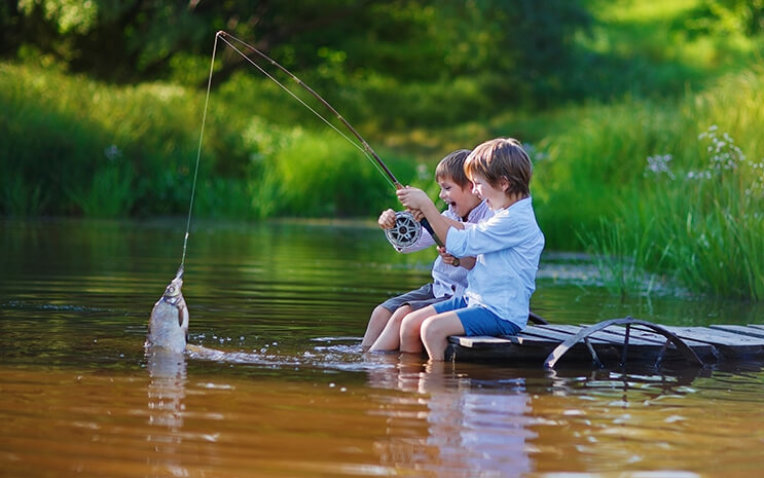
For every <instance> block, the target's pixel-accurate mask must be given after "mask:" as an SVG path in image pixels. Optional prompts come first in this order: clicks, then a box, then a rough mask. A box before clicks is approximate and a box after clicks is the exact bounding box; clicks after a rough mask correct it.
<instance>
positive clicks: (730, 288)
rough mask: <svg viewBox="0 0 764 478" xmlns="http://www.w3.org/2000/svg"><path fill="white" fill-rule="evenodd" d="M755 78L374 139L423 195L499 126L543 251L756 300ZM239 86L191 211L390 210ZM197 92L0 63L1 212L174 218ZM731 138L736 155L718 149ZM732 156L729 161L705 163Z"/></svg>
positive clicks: (368, 171)
mask: <svg viewBox="0 0 764 478" xmlns="http://www.w3.org/2000/svg"><path fill="white" fill-rule="evenodd" d="M763 83H764V70H762V69H760V68H759V69H752V70H749V71H746V72H743V73H739V74H734V75H728V76H725V77H723V78H721V79H719V80H718V81H717V82H715V83H714V84H712V85H709V87H708V88H706V89H705V90H703V91H699V92H697V91H694V90H690V89H688V90H687V92H686V93H685V94H684V95H682V96H681V97H679V98H676V99H670V100H665V99H664V100H660V101H658V100H655V99H640V98H635V97H627V98H624V99H622V100H619V101H617V102H614V103H612V104H599V103H593V104H586V105H579V106H570V107H566V108H560V109H558V110H556V111H550V112H547V113H544V114H543V115H542V114H539V115H536V116H535V117H531V115H529V114H527V113H524V114H523V113H513V114H512V115H508V116H504V117H497V118H498V119H497V120H496V121H494V122H491V123H487V124H481V125H473V124H470V123H469V122H467V123H465V124H464V125H460V126H459V127H458V128H454V129H452V130H439V131H437V132H430V131H427V130H426V129H418V130H411V131H410V134H409V136H408V140H409V141H416V142H417V144H419V145H424V146H423V147H422V148H421V150H420V152H419V155H418V156H414V155H413V154H408V155H407V154H403V153H400V152H399V151H397V150H393V149H387V148H377V149H378V152H379V153H380V154H381V155H382V157H383V158H385V161H386V162H387V163H388V165H389V166H390V168H391V169H392V170H393V172H395V174H396V175H397V176H398V179H399V180H400V181H401V182H403V183H412V184H416V185H419V186H422V187H425V188H426V189H428V190H429V191H430V192H432V193H433V197H434V195H435V189H436V188H435V187H434V186H433V181H432V173H431V171H432V170H433V166H434V164H435V163H436V162H437V160H438V159H440V157H441V156H442V155H443V154H444V153H446V152H448V150H451V149H455V148H457V147H471V146H473V145H475V144H477V143H479V142H482V141H483V140H485V139H488V138H490V137H493V136H499V135H502V136H507V135H509V136H516V137H518V138H519V139H521V140H523V141H529V142H531V143H532V149H533V151H534V154H533V157H534V159H535V171H534V179H533V182H532V184H531V190H532V193H533V196H534V200H535V205H536V211H537V214H538V217H539V222H540V225H541V227H542V229H543V230H544V233H545V235H546V237H547V245H548V246H547V247H548V248H549V249H578V250H581V249H587V250H590V251H591V252H593V253H594V254H595V255H596V256H597V257H600V258H602V262H601V263H602V265H603V271H604V274H603V277H605V276H606V277H607V281H608V282H609V284H610V285H611V287H612V289H613V290H614V291H615V292H617V293H635V292H637V293H644V292H645V285H644V284H645V282H644V278H645V277H646V276H647V277H648V278H649V279H648V283H649V284H651V285H648V286H647V291H648V292H649V291H650V290H653V289H652V288H654V287H656V284H657V282H658V281H661V280H673V281H677V282H680V283H682V284H683V285H685V286H686V287H687V288H688V289H689V290H692V291H696V292H700V293H708V294H714V295H718V296H725V297H737V298H749V299H755V300H760V299H761V298H762V296H764V286H763V285H762V280H763V279H762V278H764V252H762V251H764V243H763V242H762V241H763V240H764V239H762V238H764V226H763V225H762V224H764V223H763V221H764V219H762V212H761V211H762V210H764V204H762V194H763V193H762V189H761V184H762V182H764V179H762V174H763V172H764V169H762V167H761V162H762V158H764V136H763V135H762V134H761V131H762V125H764V112H762V108H761V106H760V105H762V104H764V84H763ZM253 85H256V83H253ZM268 94H274V95H275V94H277V93H276V92H270V93H268ZM247 95H250V96H251V98H249V96H245V97H244V98H242V97H240V96H237V95H236V94H235V90H231V89H226V88H222V89H221V90H220V91H219V92H217V93H216V94H215V96H213V98H212V100H211V102H210V110H209V112H208V123H207V127H206V130H205V137H204V147H203V150H202V155H201V160H200V164H201V170H200V173H199V180H198V185H197V188H198V189H197V193H196V204H195V209H194V214H195V215H198V216H200V217H204V216H207V217H229V218H244V219H259V218H268V217H274V216H366V217H373V216H375V215H376V214H377V213H378V212H379V211H380V210H381V209H384V208H387V207H395V206H396V202H395V198H394V195H393V193H392V188H391V186H390V184H389V183H388V182H387V181H386V180H385V178H384V175H383V174H381V173H380V172H379V171H378V170H377V169H376V168H375V167H374V165H373V164H372V163H371V162H370V161H368V160H367V159H366V158H364V156H363V154H362V153H361V152H360V151H358V150H357V149H355V148H354V147H353V146H351V145H350V144H348V143H347V142H346V141H344V140H343V139H342V138H341V137H339V135H337V134H335V133H334V132H332V131H330V130H329V129H328V128H327V127H326V126H325V125H323V124H320V122H319V123H318V126H317V127H315V128H312V127H311V128H307V127H303V126H302V125H303V123H304V122H305V121H304V119H301V120H300V121H295V122H293V123H292V124H290V122H289V121H283V122H272V121H270V120H267V119H264V118H262V117H260V116H257V115H254V114H252V112H251V111H249V109H248V107H247V105H248V104H249V102H250V101H256V99H257V95H256V93H255V92H254V91H252V90H247ZM247 98H249V99H247ZM203 103H204V97H203V94H201V93H199V92H196V91H193V90H187V89H184V88H181V87H177V86H171V85H165V84H145V85H139V86H128V87H116V86H109V85H104V84H100V83H97V82H94V81H91V80H88V79H87V78H82V77H77V76H70V75H64V74H61V73H59V72H56V71H53V70H44V69H40V68H33V67H29V66H22V65H15V64H7V63H5V64H0V108H2V110H3V111H4V114H3V115H1V116H0V173H1V174H0V188H1V189H2V192H0V214H4V215H82V216H90V217H121V216H125V215H130V216H147V215H167V214H185V213H186V212H187V211H188V205H189V198H190V193H191V184H192V179H193V168H194V162H195V159H196V154H197V150H196V148H197V145H198V140H199V137H198V135H199V128H200V122H201V116H202V109H201V108H202V105H203ZM285 116H288V114H287V113H285ZM712 125H716V128H715V129H714V130H711V131H710V132H709V127H710V126H712ZM30 132H33V134H30ZM448 133H454V134H448ZM703 133H705V135H703ZM725 133H726V134H727V135H728V136H729V139H727V138H725V136H724V135H725ZM701 135H703V136H701ZM440 136H443V138H440V139H439V137H440ZM400 138H401V137H400V136H398V137H395V138H393V140H395V139H400ZM722 141H723V142H725V145H724V146H719V144H720V142H722ZM445 144H447V145H448V146H447V147H446V146H444V145H445ZM733 144H734V145H735V147H736V148H739V150H738V149H732V150H730V151H726V150H724V148H725V147H727V148H731V147H732V146H730V145H733ZM709 146H710V147H711V148H712V149H711V150H709V149H708V148H709ZM401 149H403V148H401ZM717 149H718V150H719V151H717ZM411 150H412V151H413V149H411ZM422 151H425V152H426V153H424V154H422ZM725 151H726V153H725ZM738 151H739V152H738ZM733 153H734V155H737V156H735V157H736V158H737V159H735V161H734V167H729V168H726V169H725V168H723V167H721V166H718V165H719V164H722V163H720V162H719V161H717V159H718V158H719V157H721V156H720V155H723V154H733ZM667 157H670V158H671V160H670V161H666V160H665V159H664V160H660V159H658V160H656V158H667ZM648 158H653V159H652V161H653V164H652V169H650V166H651V163H649V162H648ZM656 161H658V163H656ZM660 161H663V162H662V163H661V162H660ZM658 164H662V165H663V166H665V168H664V169H661V167H662V166H657V165H658ZM669 172H670V174H669ZM656 173H660V174H656ZM650 281H652V282H650Z"/></svg>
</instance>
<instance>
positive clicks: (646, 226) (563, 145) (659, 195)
mask: <svg viewBox="0 0 764 478" xmlns="http://www.w3.org/2000/svg"><path fill="white" fill-rule="evenodd" d="M762 87H764V72H762V71H761V70H755V71H751V72H747V73H744V74H740V75H734V76H729V77H726V78H724V79H722V80H720V81H719V82H718V83H717V84H716V85H714V87H712V88H710V89H708V90H706V91H704V92H702V93H700V94H692V93H689V92H688V93H687V94H686V95H685V96H684V97H682V98H680V99H679V100H677V101H675V102H662V103H661V104H656V103H654V102H652V101H648V100H642V101H637V100H627V101H624V102H623V103H621V104H618V105H610V106H602V105H596V106H590V107H586V108H582V109H580V110H578V111H577V113H578V114H580V117H581V120H579V121H578V122H577V123H576V124H575V125H573V124H571V126H570V127H569V128H568V129H567V130H566V131H565V132H564V133H563V134H559V135H555V134H551V135H550V136H548V137H547V138H545V139H544V140H543V141H542V142H541V144H540V145H541V146H542V148H543V149H544V150H545V151H546V153H547V154H548V158H547V159H545V160H543V161H539V162H537V164H536V175H535V179H534V184H533V185H532V190H533V193H534V196H535V197H536V199H537V204H538V207H537V212H538V215H539V221H540V223H541V226H542V229H543V230H544V232H545V234H546V235H547V238H548V243H549V244H551V245H552V247H553V248H560V247H562V248H573V249H581V248H585V249H588V250H590V251H591V252H592V253H594V254H595V255H597V256H598V257H600V258H602V259H603V262H602V264H603V266H604V269H605V271H606V274H605V275H606V276H607V277H608V278H609V279H608V280H609V281H610V285H611V287H612V288H613V289H614V290H616V291H618V293H635V292H640V293H644V292H645V277H646V274H647V276H648V277H652V278H653V279H656V278H665V279H668V280H674V281H677V282H679V283H680V284H683V285H685V286H687V287H688V288H689V289H690V290H693V291H696V292H699V293H707V294H711V295H716V296H723V297H733V298H744V299H754V300H760V299H761V298H762V297H764V254H763V253H762V251H764V213H763V212H762V211H764V188H763V187H762V184H764V140H763V139H762V135H761V131H762V127H763V126H764V112H763V111H762V108H761V107H760V105H761V104H764V88H762ZM653 285H654V284H653Z"/></svg>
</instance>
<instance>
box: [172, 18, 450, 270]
mask: <svg viewBox="0 0 764 478" xmlns="http://www.w3.org/2000/svg"><path fill="white" fill-rule="evenodd" d="M229 39H230V40H231V41H235V42H237V43H238V44H239V45H241V46H243V47H245V48H246V49H248V50H250V51H252V52H253V53H255V54H256V55H257V56H259V57H260V58H262V59H263V60H265V61H267V62H268V63H270V64H271V65H272V66H274V67H276V68H277V69H279V70H280V71H282V72H283V73H285V74H286V75H287V76H289V77H290V78H291V79H292V80H294V81H295V82H297V84H298V85H299V86H301V87H302V88H303V89H305V91H307V92H308V93H310V94H311V95H312V96H313V97H314V98H316V99H317V100H318V101H319V102H320V103H321V104H322V105H323V106H324V107H325V108H326V109H328V110H329V111H331V112H332V114H334V116H335V117H336V118H337V119H338V120H339V121H340V122H341V123H342V124H343V125H344V126H345V127H346V128H347V129H348V130H349V131H350V132H351V133H352V134H353V136H355V137H356V138H357V139H358V141H359V142H360V144H359V143H358V142H356V141H354V140H353V139H352V138H350V137H349V136H348V135H347V134H345V133H343V132H342V131H341V130H340V129H339V128H337V127H336V126H335V125H334V124H332V122H331V121H329V120H328V119H327V118H325V117H324V116H323V115H322V114H321V113H319V112H318V111H316V110H315V109H314V108H313V107H311V106H310V105H309V104H307V103H306V102H305V101H304V100H303V99H302V98H300V97H299V96H297V95H296V94H295V93H294V92H293V91H292V90H290V89H289V88H287V87H286V85H284V84H283V83H282V82H280V81H279V80H278V79H277V78H275V77H274V76H273V75H272V74H271V73H269V72H268V71H267V70H265V69H264V68H263V67H262V66H260V65H259V64H257V63H256V62H255V61H254V60H253V59H252V58H250V57H249V56H247V55H246V54H245V53H244V52H242V51H241V50H240V49H239V48H237V47H236V45H234V44H233V43H232V42H231V41H229ZM218 40H221V41H223V43H225V44H226V45H228V46H229V47H230V48H231V49H232V50H233V51H235V52H236V53H237V54H238V55H239V56H241V57H242V58H243V59H244V60H246V61H247V62H248V63H249V64H250V65H252V66H254V67H255V68H257V70H258V71H260V72H261V73H262V74H263V75H265V76H266V77H267V78H268V79H270V80H271V81H273V82H274V83H276V84H277V85H278V86H279V87H280V88H281V89H282V90H284V91H285V92H287V93H288V94H289V96H291V97H292V98H294V99H295V100H296V101H297V102H299V103H300V104H301V105H303V106H304V107H306V108H307V109H308V110H310V111H311V112H312V113H313V114H314V115H316V116H317V117H318V118H319V119H321V121H323V122H324V123H325V124H326V125H327V126H329V127H330V128H331V129H333V130H334V131H335V132H337V134H339V135H340V136H341V137H342V138H344V139H345V140H346V141H347V142H348V143H350V144H352V145H353V146H354V147H355V148H356V149H358V150H359V151H361V153H362V154H363V155H364V157H366V159H368V160H369V161H370V162H371V164H372V165H374V167H375V168H376V169H377V170H378V171H379V172H380V173H382V175H383V176H384V177H385V179H386V180H387V181H388V182H389V183H390V184H391V185H392V186H394V187H395V188H396V189H401V188H402V187H403V186H402V185H401V183H400V182H399V181H398V179H397V178H396V177H395V175H394V174H393V173H392V171H390V169H389V168H388V167H387V165H386V164H385V163H384V162H383V161H382V159H381V158H380V157H379V155H377V153H376V152H375V151H374V149H372V147H371V146H370V145H369V143H368V142H366V140H365V139H364V138H363V137H362V136H361V135H360V134H359V133H358V131H356V130H355V128H353V126H352V125H351V124H350V123H348V121H347V120H346V119H345V118H344V117H343V116H342V115H341V114H339V112H338V111H337V110H335V109H334V108H333V107H332V105H330V104H329V103H328V102H327V101H326V100H325V99H323V98H322V97H321V95H319V94H318V93H316V92H315V91H314V90H313V89H312V88H310V87H309V86H308V85H306V84H305V83H304V82H303V81H302V80H301V79H300V78H298V77H297V76H296V75H294V74H293V73H292V72H290V71H289V70H287V69H286V68H285V67H283V66H281V65H280V64H279V63H277V62H276V61H275V60H273V59H272V58H271V57H269V56H268V55H266V54H265V53H263V52H262V51H260V50H258V49H257V48H255V47H254V46H252V45H250V44H248V43H246V42H244V41H242V40H240V39H238V38H236V37H234V36H233V35H231V34H229V33H227V32H224V31H222V30H221V31H219V32H217V34H216V35H215V44H214V46H213V49H212V59H211V61H210V73H209V77H208V78H207V95H206V97H205V100H204V113H203V115H202V127H201V131H200V133H199V147H198V149H197V153H196V166H195V167H194V179H193V183H192V187H191V199H190V202H189V206H188V219H187V221H186V234H185V236H184V238H183V255H182V257H181V261H180V268H179V269H178V273H177V277H182V276H183V269H184V266H185V261H186V247H187V245H188V236H189V233H190V229H191V213H192V211H193V207H194V196H195V194H196V182H197V177H198V174H199V161H200V158H201V154H202V143H203V139H204V128H205V125H206V122H207V109H208V106H209V100H210V91H211V89H212V75H213V73H214V69H215V56H216V53H217V45H218ZM422 227H425V228H426V229H427V230H428V231H429V232H430V235H431V236H432V237H433V239H434V240H435V242H436V243H437V244H438V245H440V246H442V245H443V243H442V241H441V240H440V239H439V238H438V237H437V235H436V234H435V232H434V231H433V230H432V228H431V227H430V225H429V223H428V222H427V220H426V219H422V220H421V221H420V222H417V221H416V220H415V219H414V216H413V215H412V214H411V213H410V212H408V211H399V212H397V213H396V215H395V227H393V228H392V229H386V230H385V236H386V237H387V240H388V241H389V242H390V243H391V244H392V245H393V246H395V247H396V248H398V249H399V250H400V249H403V248H405V247H408V246H410V245H412V244H414V243H415V242H416V241H417V240H418V239H419V237H420V236H421V228H422Z"/></svg>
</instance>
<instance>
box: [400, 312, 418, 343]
mask: <svg viewBox="0 0 764 478" xmlns="http://www.w3.org/2000/svg"><path fill="white" fill-rule="evenodd" d="M415 324H416V321H414V320H412V319H411V318H410V317H408V316H404V317H401V340H404V339H408V338H410V337H415V336H417V335H419V331H418V330H416V327H415Z"/></svg>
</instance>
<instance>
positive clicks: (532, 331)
mask: <svg viewBox="0 0 764 478" xmlns="http://www.w3.org/2000/svg"><path fill="white" fill-rule="evenodd" d="M571 327H574V328H575V330H576V332H572V330H573V329H571V332H568V331H565V330H557V329H555V328H550V327H549V326H548V325H534V326H533V327H528V328H526V329H525V330H523V331H522V334H523V335H528V336H535V337H541V338H545V339H549V340H557V341H558V342H560V343H562V342H564V341H566V340H568V339H569V338H570V337H571V336H573V335H575V334H577V333H578V332H579V331H580V330H581V327H576V326H575V325H574V326H571ZM590 342H591V343H592V344H606V345H612V344H613V341H611V340H603V339H600V338H596V337H595V338H592V339H591V340H590Z"/></svg>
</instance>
